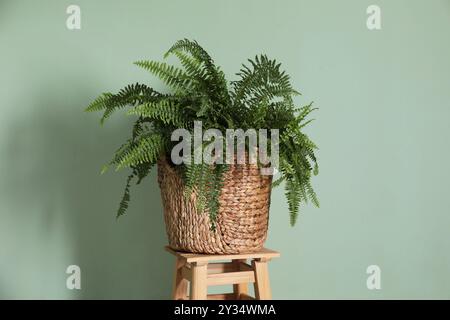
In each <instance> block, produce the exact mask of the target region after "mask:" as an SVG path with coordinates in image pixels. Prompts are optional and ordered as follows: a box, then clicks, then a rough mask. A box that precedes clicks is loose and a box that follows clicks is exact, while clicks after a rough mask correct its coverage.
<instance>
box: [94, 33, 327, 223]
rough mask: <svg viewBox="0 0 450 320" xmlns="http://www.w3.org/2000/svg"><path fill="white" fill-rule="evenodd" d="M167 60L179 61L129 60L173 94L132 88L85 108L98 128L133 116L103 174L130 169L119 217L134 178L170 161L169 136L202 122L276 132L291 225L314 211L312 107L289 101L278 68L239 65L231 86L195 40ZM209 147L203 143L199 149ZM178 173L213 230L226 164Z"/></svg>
mask: <svg viewBox="0 0 450 320" xmlns="http://www.w3.org/2000/svg"><path fill="white" fill-rule="evenodd" d="M170 56H173V57H175V58H177V59H178V60H179V62H180V67H175V66H173V65H169V64H168V63H166V62H156V61H138V62H135V64H136V65H137V66H139V67H142V68H143V69H145V70H147V71H149V72H150V73H152V74H153V75H154V76H156V77H157V78H159V79H161V80H162V81H163V82H164V83H165V84H166V85H167V86H168V87H169V88H171V89H172V91H171V93H170V94H162V93H159V92H157V91H156V90H154V89H152V88H150V87H148V86H146V85H144V84H138V83H137V84H133V85H128V86H126V87H125V88H123V89H122V90H120V91H119V92H118V93H116V94H112V93H104V94H102V95H100V96H99V97H98V98H97V99H95V100H94V101H93V102H92V103H91V104H90V105H89V106H88V107H87V108H86V111H101V112H103V116H102V118H101V123H103V122H104V121H105V120H106V119H107V118H109V117H110V116H111V115H112V114H113V113H114V112H115V111H116V110H119V109H122V108H124V107H128V108H129V110H128V111H127V115H130V116H136V117H137V120H136V122H135V124H134V126H133V128H132V135H131V138H130V139H129V140H128V141H126V142H125V143H124V144H123V145H122V146H121V147H120V148H119V149H117V150H116V152H115V153H114V157H113V159H112V160H111V161H110V163H109V164H108V165H106V166H105V167H104V170H103V171H105V170H106V169H107V168H108V167H109V166H115V167H116V169H117V170H118V169H122V168H125V167H129V168H131V170H132V173H131V174H130V176H128V178H127V183H126V186H125V191H124V195H123V197H122V200H121V202H120V206H119V210H118V212H117V215H118V216H121V215H123V214H124V213H125V211H126V210H127V208H128V204H129V201H130V186H131V182H132V181H133V179H134V178H135V177H136V178H137V181H136V183H137V184H139V183H140V182H141V181H142V179H144V178H145V177H146V176H147V175H148V174H149V172H151V170H152V168H153V167H154V165H155V164H156V163H157V161H158V159H160V158H161V157H166V158H167V159H170V153H171V150H172V147H173V142H172V141H171V140H170V137H171V133H172V131H173V130H175V129H177V128H185V129H187V130H189V131H190V132H191V133H192V132H193V123H194V121H196V120H200V121H202V126H203V128H202V129H203V130H207V129H210V128H214V129H219V130H220V131H222V132H223V133H224V132H225V130H226V129H228V128H231V129H236V128H241V129H243V130H247V129H256V130H258V129H261V128H267V129H279V133H280V141H279V151H280V163H279V168H278V170H279V173H280V174H279V175H280V177H278V178H277V179H275V180H274V182H273V184H272V186H273V187H275V186H278V185H280V184H281V183H283V182H285V184H284V185H285V194H286V198H287V203H288V207H289V212H290V221H291V224H292V225H294V224H295V222H296V220H297V217H298V213H299V209H300V205H301V204H302V203H307V202H308V201H311V203H313V204H314V205H315V206H319V201H318V198H317V195H316V193H315V192H314V190H313V188H312V185H311V176H312V175H317V174H318V164H317V159H316V156H315V153H314V152H315V150H317V146H316V145H315V144H314V143H313V142H312V141H311V140H310V139H309V137H308V136H307V135H306V134H305V133H304V132H302V129H303V128H304V127H305V126H306V125H308V124H309V123H310V122H311V121H312V120H310V119H308V116H309V115H310V113H311V112H313V111H314V110H315V109H316V108H313V106H312V103H311V104H309V105H306V106H303V107H300V108H299V107H297V106H296V105H295V103H294V98H295V96H297V95H299V93H298V92H297V91H296V90H295V89H294V88H293V87H292V85H291V81H290V77H289V75H288V74H287V73H286V72H285V71H283V70H282V69H281V64H280V63H277V61H276V60H271V59H269V58H268V57H267V56H265V55H259V56H256V57H255V58H254V59H249V60H248V65H243V66H242V68H241V70H240V71H239V72H238V73H237V74H236V75H237V77H238V78H237V80H235V81H232V82H230V83H229V82H227V80H226V78H225V74H224V73H223V71H222V70H220V68H219V67H218V66H217V65H216V64H215V62H214V61H213V59H212V58H211V56H210V55H209V54H208V53H207V52H206V51H205V50H204V49H203V48H202V47H201V46H200V45H199V44H198V43H197V42H196V41H191V40H188V39H184V40H180V41H177V42H176V43H175V44H174V45H173V46H172V47H171V48H170V49H169V50H168V51H167V52H166V54H165V55H164V58H168V57H170ZM269 142H270V141H269ZM207 144H208V142H204V143H203V145H202V150H203V148H204V147H206V145H207ZM176 167H177V170H178V172H180V174H181V176H182V177H183V180H184V184H185V195H186V197H190V196H191V194H192V193H193V192H195V193H196V196H197V208H198V211H199V212H200V213H203V212H206V213H207V214H209V216H210V220H211V222H212V226H211V227H212V229H214V228H215V224H216V218H217V213H218V210H219V196H220V192H221V188H222V186H223V175H224V173H225V172H226V171H227V170H228V168H229V166H228V165H226V164H215V165H207V164H205V163H202V164H194V163H192V164H182V165H178V166H176Z"/></svg>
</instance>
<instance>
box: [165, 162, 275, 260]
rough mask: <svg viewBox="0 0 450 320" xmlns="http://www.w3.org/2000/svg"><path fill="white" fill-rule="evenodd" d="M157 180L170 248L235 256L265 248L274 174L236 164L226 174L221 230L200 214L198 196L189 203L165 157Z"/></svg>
mask: <svg viewBox="0 0 450 320" xmlns="http://www.w3.org/2000/svg"><path fill="white" fill-rule="evenodd" d="M158 182H159V186H160V188H161V197H162V202H163V207H164V219H165V223H166V231H167V236H168V238H169V245H170V247H172V248H173V249H175V250H180V251H187V252H194V253H209V254H230V253H242V252H252V251H256V250H259V249H261V248H262V246H263V244H264V241H265V240H266V237H267V227H268V222H269V207H270V193H271V183H272V176H270V175H265V176H264V175H261V174H260V170H259V168H258V167H257V166H256V165H254V164H243V165H232V166H231V168H230V170H228V171H227V172H226V173H225V176H224V186H223V189H222V192H221V195H220V198H219V202H220V208H219V213H218V217H217V224H216V230H215V231H211V230H210V226H211V224H210V220H209V217H208V214H207V213H205V212H204V213H201V214H200V213H198V212H197V210H196V204H195V203H196V201H195V198H196V196H195V193H194V194H193V195H192V196H191V198H190V199H186V198H185V196H184V194H183V190H184V186H183V182H182V180H181V177H180V176H179V175H178V173H177V172H176V171H175V170H174V168H173V167H172V166H170V165H169V164H168V163H167V161H166V160H165V159H161V160H160V161H159V162H158Z"/></svg>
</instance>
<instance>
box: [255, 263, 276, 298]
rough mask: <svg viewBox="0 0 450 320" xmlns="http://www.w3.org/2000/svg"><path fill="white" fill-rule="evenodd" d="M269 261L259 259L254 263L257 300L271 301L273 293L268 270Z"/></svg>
mask: <svg viewBox="0 0 450 320" xmlns="http://www.w3.org/2000/svg"><path fill="white" fill-rule="evenodd" d="M268 261H269V260H268V259H263V258H262V259H258V260H253V261H252V266H253V270H255V298H256V300H270V299H272V293H271V291H270V282H269V271H268V268H267V262H268Z"/></svg>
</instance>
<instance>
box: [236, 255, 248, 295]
mask: <svg viewBox="0 0 450 320" xmlns="http://www.w3.org/2000/svg"><path fill="white" fill-rule="evenodd" d="M241 262H242V263H246V262H247V260H246V259H236V260H233V264H234V265H235V266H236V271H242V269H241ZM233 293H234V298H235V299H236V300H239V299H240V298H241V294H248V283H238V284H233Z"/></svg>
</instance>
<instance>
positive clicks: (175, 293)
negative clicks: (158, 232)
mask: <svg viewBox="0 0 450 320" xmlns="http://www.w3.org/2000/svg"><path fill="white" fill-rule="evenodd" d="M185 264H186V260H184V259H181V258H177V260H176V261H175V271H174V275H173V287H172V299H173V300H186V299H187V285H188V281H187V280H186V279H184V278H183V275H182V272H181V270H182V269H183V267H184V266H185Z"/></svg>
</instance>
